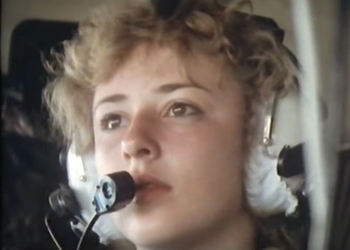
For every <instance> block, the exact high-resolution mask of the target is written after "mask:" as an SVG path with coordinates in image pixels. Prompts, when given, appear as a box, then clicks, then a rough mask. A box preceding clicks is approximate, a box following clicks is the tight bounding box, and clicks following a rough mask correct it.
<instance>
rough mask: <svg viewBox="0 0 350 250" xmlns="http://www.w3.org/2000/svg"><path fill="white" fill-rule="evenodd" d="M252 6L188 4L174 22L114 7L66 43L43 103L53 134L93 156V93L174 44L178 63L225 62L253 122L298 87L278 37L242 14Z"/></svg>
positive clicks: (132, 4)
mask: <svg viewBox="0 0 350 250" xmlns="http://www.w3.org/2000/svg"><path fill="white" fill-rule="evenodd" d="M246 2H247V1H236V2H233V3H231V4H230V5H224V4H220V3H218V1H214V0H211V1H209V0H188V1H182V3H181V4H180V6H179V7H178V8H177V10H176V11H175V13H173V15H172V16H170V17H169V18H164V17H162V16H161V15H160V14H159V13H158V12H157V11H156V9H155V7H154V5H152V3H151V1H148V0H134V1H114V3H113V4H112V5H110V4H108V5H105V6H103V7H101V8H99V9H97V10H96V11H95V12H93V14H92V15H91V16H90V17H89V18H88V19H87V20H85V21H82V22H81V23H80V25H79V29H78V33H77V34H76V36H75V37H74V39H72V40H71V41H66V42H64V53H61V54H55V57H54V60H53V61H51V62H50V63H49V64H48V68H49V70H50V72H51V73H53V74H54V79H53V81H52V82H51V83H50V84H49V85H48V86H47V88H46V90H45V100H46V103H47V106H48V107H49V110H50V112H51V115H52V121H53V125H54V127H55V128H58V129H59V130H61V132H62V133H63V136H64V138H65V140H66V142H67V143H72V142H74V144H75V146H76V150H77V152H78V153H84V152H86V151H88V150H91V149H93V142H94V138H93V133H92V117H91V113H92V112H91V109H92V100H93V95H94V89H95V87H96V85H98V84H101V83H102V82H105V81H106V80H108V79H109V78H111V76H112V75H113V74H114V73H115V72H116V70H118V68H119V67H120V66H121V65H122V64H123V63H125V62H126V60H127V59H129V56H130V54H131V52H132V51H133V50H134V49H135V48H136V47H137V46H138V45H140V44H150V45H152V44H175V45H176V48H177V50H178V53H179V55H187V54H189V53H191V52H194V51H196V52H200V53H204V54H207V55H214V56H217V57H220V58H222V59H223V60H224V62H225V64H227V65H229V66H230V70H231V71H232V73H233V74H234V76H235V77H236V79H237V80H238V82H240V83H241V84H242V85H243V86H244V90H245V95H246V97H247V98H248V100H249V101H248V102H247V103H248V105H247V108H246V113H247V117H248V118H249V119H250V120H254V119H253V118H254V107H255V106H256V105H257V104H258V103H259V102H261V101H262V100H264V99H265V98H267V97H268V96H269V95H270V93H271V92H272V91H276V90H287V89H289V88H292V87H293V85H295V84H294V83H295V80H294V78H295V75H296V73H295V72H296V70H295V67H294V66H293V63H292V61H291V59H290V57H289V55H288V52H287V50H286V49H285V47H284V46H283V45H282V43H280V42H278V41H277V40H276V38H275V37H274V35H273V34H272V32H271V31H268V30H266V29H262V28H261V26H260V25H259V24H258V23H257V22H256V21H254V19H253V18H251V15H250V14H243V12H241V11H240V9H241V8H242V6H243V5H245V3H246ZM248 5H249V3H248Z"/></svg>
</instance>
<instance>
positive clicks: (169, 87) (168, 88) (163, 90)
mask: <svg viewBox="0 0 350 250" xmlns="http://www.w3.org/2000/svg"><path fill="white" fill-rule="evenodd" d="M182 88H198V89H201V90H204V91H206V92H209V93H210V92H211V91H210V90H209V89H207V88H205V87H203V86H200V85H198V84H194V83H192V84H189V83H168V84H164V85H162V86H160V87H159V88H157V89H156V90H155V92H156V93H160V94H169V93H171V92H174V91H176V90H178V89H182ZM126 99H127V96H126V95H124V94H113V95H110V96H106V97H104V98H102V99H101V100H99V101H98V102H97V103H96V105H95V108H94V112H95V111H96V109H97V107H98V106H100V105H101V104H103V103H118V102H122V101H124V100H126Z"/></svg>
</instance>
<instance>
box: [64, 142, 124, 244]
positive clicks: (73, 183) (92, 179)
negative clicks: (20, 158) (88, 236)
mask: <svg viewBox="0 0 350 250" xmlns="http://www.w3.org/2000/svg"><path fill="white" fill-rule="evenodd" d="M67 171H68V180H69V186H70V188H71V189H72V190H73V191H74V194H75V196H76V198H77V200H78V203H79V205H80V207H81V215H82V216H83V218H84V219H85V221H87V222H88V221H89V220H90V219H91V218H92V216H93V214H94V206H93V205H92V199H93V195H94V193H95V187H96V185H97V183H98V181H99V179H100V176H98V173H97V170H96V167H95V161H94V156H93V154H87V155H85V156H84V157H80V156H78V155H76V154H75V153H74V149H73V147H71V148H70V150H69V151H68V156H67ZM93 230H94V231H95V232H96V233H97V234H98V235H99V236H100V240H101V242H103V243H106V242H107V241H110V240H116V239H121V238H124V236H122V235H121V233H120V232H119V230H118V229H117V227H116V225H115V224H114V222H113V219H112V218H111V214H105V215H101V216H100V218H99V219H98V220H97V222H96V223H95V225H94V227H93Z"/></svg>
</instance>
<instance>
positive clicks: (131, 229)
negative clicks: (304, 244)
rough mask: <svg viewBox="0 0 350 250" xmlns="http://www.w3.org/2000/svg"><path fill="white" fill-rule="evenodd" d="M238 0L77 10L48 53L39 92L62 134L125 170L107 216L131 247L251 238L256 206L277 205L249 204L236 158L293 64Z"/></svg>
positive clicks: (242, 164) (102, 166) (102, 163)
mask: <svg viewBox="0 0 350 250" xmlns="http://www.w3.org/2000/svg"><path fill="white" fill-rule="evenodd" d="M242 2H243V1H242ZM242 2H235V3H234V4H233V5H229V6H227V5H221V4H219V3H217V2H216V1H195V0H191V1H182V2H180V3H177V6H170V7H171V8H170V7H169V8H164V9H162V10H161V11H159V9H158V7H159V6H158V5H154V4H153V3H152V2H151V1H146V0H144V1H141V0H140V1H118V3H115V4H114V6H112V5H108V6H106V7H102V8H100V9H98V10H97V11H96V12H94V14H93V15H92V16H91V17H90V18H89V19H87V20H85V21H83V22H81V24H80V26H79V32H78V34H77V36H76V37H75V38H74V39H73V40H72V41H69V42H67V43H66V44H65V52H64V54H62V55H57V59H58V60H57V61H56V62H58V63H59V64H55V63H54V64H51V69H52V70H53V71H54V72H55V73H56V78H55V79H54V80H53V81H52V83H51V84H50V85H49V86H48V88H47V90H46V98H47V103H48V105H49V107H50V110H51V113H52V116H53V121H54V125H56V126H57V127H58V128H59V129H61V131H62V133H63V134H64V136H65V138H66V140H67V143H68V145H71V144H74V146H75V149H76V151H77V153H78V154H80V155H84V154H87V153H90V152H93V155H94V159H95V163H96V169H97V172H98V174H99V175H100V176H102V175H105V174H108V173H112V172H117V171H122V170H125V171H128V172H129V173H130V174H131V175H132V176H133V178H134V180H135V182H136V186H137V192H136V196H135V199H134V200H133V202H132V203H131V204H130V205H128V206H127V207H126V208H125V209H122V210H120V211H118V212H115V213H113V214H112V217H113V221H114V223H115V224H116V226H117V228H118V230H119V231H120V233H121V234H122V235H123V236H124V237H125V238H126V239H128V240H129V241H130V242H132V243H133V244H134V245H135V247H136V248H137V249H138V250H146V249H147V250H148V249H189V250H194V249H196V250H199V249H222V250H225V249H237V250H239V249H244V250H248V249H257V248H259V247H261V246H259V245H258V243H257V242H258V239H259V238H260V233H259V230H258V227H257V218H258V217H259V216H264V215H266V214H271V213H274V212H281V211H280V210H281V209H280V208H278V206H277V207H276V206H275V205H274V204H271V209H270V211H269V209H265V210H260V211H259V209H256V206H254V205H253V204H252V203H254V199H251V198H252V197H251V196H252V195H253V194H252V195H251V193H253V192H251V190H248V189H247V188H246V186H247V185H246V184H247V180H251V179H252V176H251V175H250V173H248V171H247V169H248V168H250V167H251V166H249V164H251V163H250V160H251V158H252V155H254V154H261V152H260V147H259V143H260V141H259V140H260V138H261V137H260V133H261V116H262V112H261V110H262V108H263V105H264V103H265V102H266V101H267V100H268V99H269V98H271V96H273V95H274V94H275V93H276V92H277V91H279V92H281V91H282V92H284V93H288V92H289V91H292V90H293V89H295V87H296V82H295V76H296V69H295V66H294V64H293V62H292V60H291V59H290V56H289V53H288V51H287V50H286V49H285V47H284V46H283V45H282V44H281V42H280V40H279V39H278V38H277V37H276V36H275V35H274V34H273V32H271V31H268V30H266V29H263V28H262V27H261V25H260V24H259V22H257V21H256V20H255V19H253V18H252V17H251V16H250V15H248V14H243V13H242V12H239V11H238V10H239V6H241V5H242ZM169 5H171V4H169ZM169 5H166V6H165V7H168V6H169ZM253 179H254V178H253ZM256 181H257V182H258V180H256ZM286 193H287V195H286V196H288V197H287V198H286V199H284V200H288V202H289V203H288V202H287V203H288V204H287V205H285V206H284V208H285V210H284V211H282V212H286V213H292V212H294V211H295V209H296V199H295V197H294V196H293V195H292V194H291V192H290V191H289V192H288V190H287V191H286ZM275 238H276V237H275ZM277 238H279V236H277ZM285 242H286V241H285V240H284V239H283V240H281V239H279V240H278V242H277V243H276V242H275V243H274V245H275V246H278V247H281V248H282V247H284V249H292V247H291V245H288V244H284V243H285ZM269 243H271V244H273V243H272V242H269ZM110 244H111V245H113V242H110ZM267 246H269V245H268V244H267V245H265V246H264V247H267Z"/></svg>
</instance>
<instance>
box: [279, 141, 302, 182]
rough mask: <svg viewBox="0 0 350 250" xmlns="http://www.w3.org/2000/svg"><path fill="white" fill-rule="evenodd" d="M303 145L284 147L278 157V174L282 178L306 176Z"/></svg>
mask: <svg viewBox="0 0 350 250" xmlns="http://www.w3.org/2000/svg"><path fill="white" fill-rule="evenodd" d="M304 172H305V167H304V157H303V144H302V143H301V144H298V145H296V146H294V147H289V146H287V145H286V146H284V147H283V148H282V150H281V152H280V154H279V156H278V162H277V173H278V175H280V176H282V177H286V178H289V177H292V176H296V175H300V174H304Z"/></svg>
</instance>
